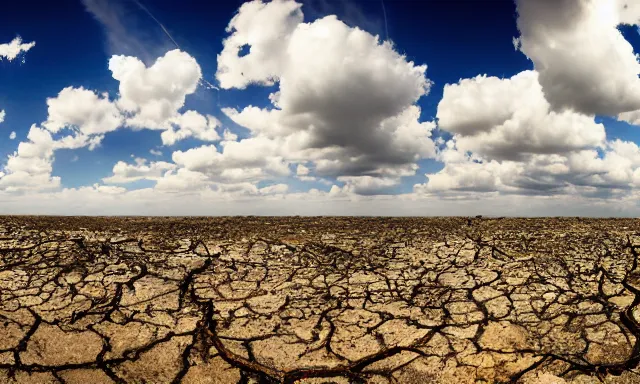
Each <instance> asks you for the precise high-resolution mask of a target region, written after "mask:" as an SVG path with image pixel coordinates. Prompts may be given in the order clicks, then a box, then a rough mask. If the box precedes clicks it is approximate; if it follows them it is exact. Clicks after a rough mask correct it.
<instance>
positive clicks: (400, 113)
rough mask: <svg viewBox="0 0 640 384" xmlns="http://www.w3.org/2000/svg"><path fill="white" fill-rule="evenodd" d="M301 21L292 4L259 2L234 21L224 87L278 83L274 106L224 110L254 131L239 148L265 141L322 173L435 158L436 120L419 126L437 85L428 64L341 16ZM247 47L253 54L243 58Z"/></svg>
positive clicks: (374, 171) (385, 172) (377, 169)
mask: <svg viewBox="0 0 640 384" xmlns="http://www.w3.org/2000/svg"><path fill="white" fill-rule="evenodd" d="M302 19H303V15H302V11H301V9H300V5H299V4H297V3H295V2H293V1H273V2H270V3H267V4H264V3H262V2H260V1H253V2H251V3H245V4H244V5H243V6H242V7H241V8H240V10H239V12H238V14H237V15H236V17H234V19H233V20H232V22H231V23H230V24H229V28H228V31H229V32H231V36H230V37H229V38H227V39H226V40H225V41H224V49H223V52H222V53H221V54H220V56H219V67H218V72H217V74H216V76H217V78H218V80H219V81H220V84H221V86H222V87H223V88H244V87H245V86H246V85H248V84H250V83H258V84H266V85H269V84H275V83H278V85H279V90H278V91H277V92H275V93H273V94H271V95H270V97H269V99H270V101H271V103H272V105H273V108H271V109H269V108H265V109H262V108H258V107H253V106H248V107H246V108H244V109H242V110H240V111H238V110H236V109H229V108H227V109H223V112H224V113H225V114H226V115H227V116H228V117H230V118H231V119H232V120H233V121H234V122H235V123H237V124H239V125H242V126H244V127H246V128H248V129H249V130H250V131H251V135H252V138H251V139H250V140H247V139H245V140H240V141H238V142H235V144H234V146H235V147H237V148H242V150H243V151H244V152H250V151H251V150H250V148H251V147H253V146H254V145H255V144H256V140H258V139H259V140H260V142H261V145H263V146H267V147H269V149H268V150H269V152H267V153H269V154H272V155H273V156H279V157H281V158H282V159H283V160H284V161H291V162H300V161H309V162H310V163H311V164H312V165H313V169H314V172H315V173H316V174H317V176H354V177H355V176H371V177H386V176H389V173H392V174H396V173H397V169H403V170H404V169H411V167H409V166H408V165H411V164H414V163H415V162H416V161H417V160H419V159H421V158H425V157H433V156H434V155H435V146H434V143H433V141H432V140H431V132H432V130H433V129H434V128H435V124H433V123H431V122H420V112H421V111H420V108H419V107H418V106H416V105H415V103H416V101H417V100H418V99H419V98H420V97H422V96H423V95H426V94H427V93H428V91H429V88H430V85H431V82H430V80H428V79H427V78H426V76H425V71H426V66H425V65H415V64H414V63H413V62H410V61H407V60H406V58H405V57H404V56H402V55H401V54H399V53H398V52H397V51H396V50H395V49H394V47H393V45H392V44H391V43H389V42H383V43H381V42H380V40H379V38H378V37H377V36H373V35H371V34H369V33H367V32H365V31H363V30H361V29H358V28H352V27H349V26H347V25H346V24H344V23H343V22H342V21H340V20H338V19H337V18H336V17H335V16H327V17H325V18H322V19H318V20H315V21H313V22H311V23H302ZM245 44H247V45H249V46H250V50H249V53H248V54H247V55H244V56H240V55H239V48H240V47H241V46H243V45H245ZM251 140H253V141H251ZM266 142H271V144H269V145H266V144H265V143H266ZM229 147H230V146H227V148H229ZM225 149H226V148H225ZM238 150H239V149H238ZM305 176H306V177H312V176H313V175H305Z"/></svg>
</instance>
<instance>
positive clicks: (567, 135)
mask: <svg viewBox="0 0 640 384" xmlns="http://www.w3.org/2000/svg"><path fill="white" fill-rule="evenodd" d="M437 117H438V125H439V127H440V128H441V129H444V130H447V131H449V132H451V133H454V134H456V145H457V147H458V148H459V149H460V150H461V151H463V152H464V151H471V152H473V153H475V154H477V155H480V156H486V157H488V158H490V159H510V160H514V159H521V158H522V157H523V156H528V155H531V154H552V153H564V152H569V151H574V150H580V149H586V148H591V147H598V146H602V145H603V144H604V141H605V136H606V135H605V129H604V126H603V125H602V124H596V123H595V122H594V119H593V116H587V115H584V114H581V113H576V112H573V111H571V110H564V111H558V112H556V111H553V110H552V109H551V107H550V105H549V103H548V102H547V101H546V99H545V97H544V94H543V92H542V88H541V86H540V84H539V83H538V74H537V72H536V71H524V72H521V73H519V74H517V75H515V76H513V77H512V78H510V79H499V78H497V77H487V76H477V77H475V78H472V79H463V80H460V82H459V83H458V84H447V85H445V88H444V95H443V98H442V100H441V101H440V103H439V104H438V114H437Z"/></svg>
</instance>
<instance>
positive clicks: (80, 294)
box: [0, 217, 640, 384]
mask: <svg viewBox="0 0 640 384" xmlns="http://www.w3.org/2000/svg"><path fill="white" fill-rule="evenodd" d="M638 252H640V220H631V219H629V220H625V219H615V220H614V219H611V220H609V219H599V220H592V219H578V218H574V219H572V218H563V219H558V218H549V219H508V218H493V219H490V218H328V217H327V218H325V217H288V218H284V217H283V218H274V217H234V218H229V217H227V218H224V217H221V218H142V217H135V218H96V217H2V218H0V382H2V383H13V382H16V383H280V382H283V383H318V384H319V383H442V384H444V383H523V384H556V383H557V384H561V383H580V384H587V383H600V382H604V383H640V367H639V363H640V324H639V321H640V312H639V309H638V304H639V303H640V267H639V266H638Z"/></svg>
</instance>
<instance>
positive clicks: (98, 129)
mask: <svg viewBox="0 0 640 384" xmlns="http://www.w3.org/2000/svg"><path fill="white" fill-rule="evenodd" d="M47 106H48V107H49V108H48V117H47V121H45V122H44V123H42V126H43V127H45V128H46V129H48V130H49V131H51V132H53V133H56V132H59V131H60V130H62V129H64V128H71V129H76V130H77V131H78V132H79V133H81V134H85V135H99V134H104V133H107V132H111V131H115V130H116V129H117V128H118V127H120V126H121V125H122V122H123V118H122V116H121V114H120V111H119V110H118V108H117V107H116V106H115V105H114V104H113V103H112V102H111V101H109V96H108V95H107V94H106V93H104V94H102V95H97V94H96V93H95V92H93V91H90V90H88V89H84V88H83V87H80V88H73V87H67V88H64V89H63V90H62V91H60V93H59V94H58V96H56V97H54V98H49V99H47Z"/></svg>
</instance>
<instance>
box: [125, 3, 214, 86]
mask: <svg viewBox="0 0 640 384" xmlns="http://www.w3.org/2000/svg"><path fill="white" fill-rule="evenodd" d="M131 1H133V2H134V3H136V4H137V5H138V7H140V9H142V10H143V11H144V12H145V13H146V14H147V15H149V17H150V18H151V19H153V21H155V22H156V24H158V25H159V26H160V28H162V30H163V31H164V34H165V35H167V37H168V38H169V39H170V40H171V41H172V42H173V44H174V45H175V46H176V48H178V49H180V50H182V48H180V45H179V44H178V42H177V41H176V40H175V39H174V38H173V36H171V34H170V33H169V31H167V28H165V27H164V25H162V23H161V22H160V20H158V19H156V17H155V16H153V14H152V13H151V11H149V9H148V8H147V7H145V6H144V5H143V4H142V3H141V2H140V1H139V0H131ZM202 81H203V82H204V83H205V84H206V85H207V88H208V89H211V88H213V89H215V90H216V91H219V90H220V89H219V88H218V87H216V86H215V85H213V84H211V83H210V82H209V81H207V79H205V78H204V77H203V78H202Z"/></svg>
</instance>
